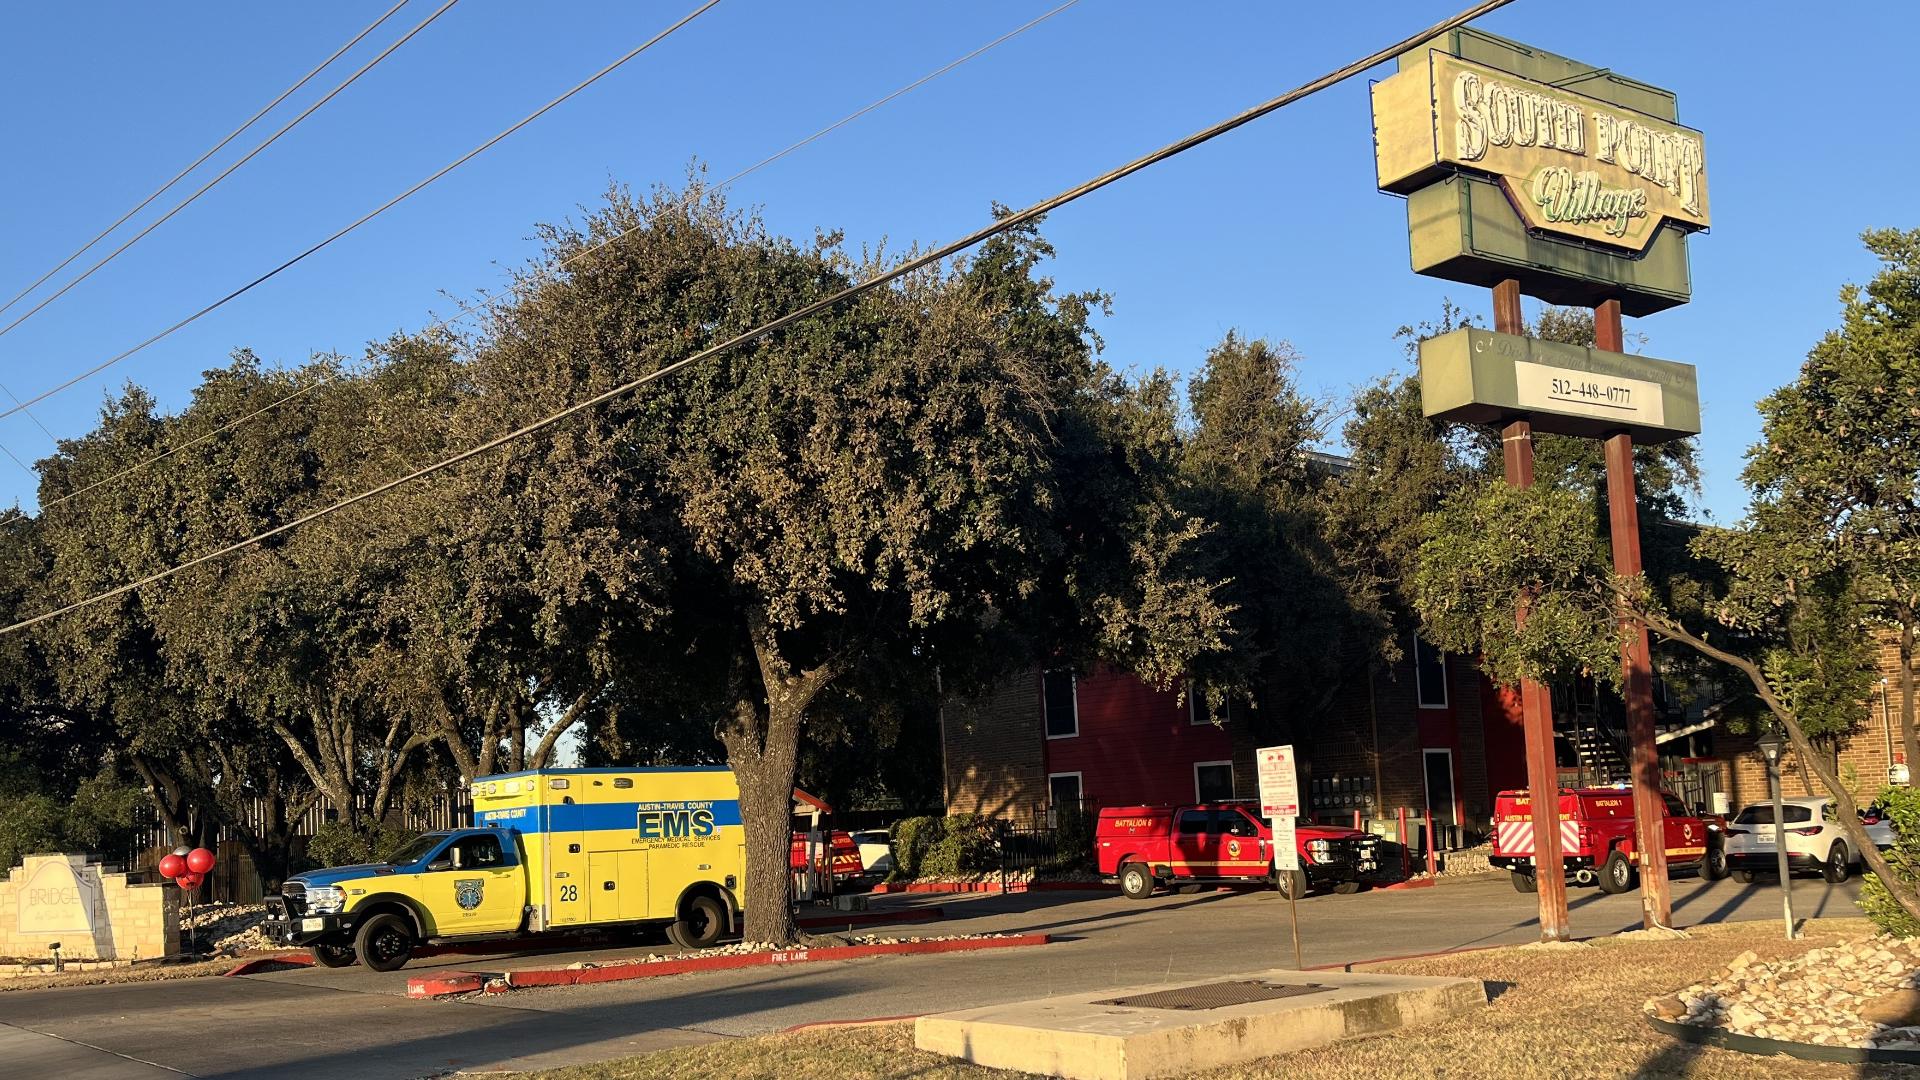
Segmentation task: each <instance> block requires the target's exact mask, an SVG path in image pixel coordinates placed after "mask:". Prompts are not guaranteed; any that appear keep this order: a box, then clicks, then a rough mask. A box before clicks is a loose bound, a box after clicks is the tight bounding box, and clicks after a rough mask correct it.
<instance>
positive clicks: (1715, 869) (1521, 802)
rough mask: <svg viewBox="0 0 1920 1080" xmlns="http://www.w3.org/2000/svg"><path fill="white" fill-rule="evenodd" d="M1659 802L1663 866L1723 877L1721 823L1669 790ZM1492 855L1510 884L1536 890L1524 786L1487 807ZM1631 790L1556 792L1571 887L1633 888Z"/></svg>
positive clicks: (1530, 805) (1529, 802) (1612, 890)
mask: <svg viewBox="0 0 1920 1080" xmlns="http://www.w3.org/2000/svg"><path fill="white" fill-rule="evenodd" d="M1660 797H1661V800H1662V801H1663V802H1665V804H1666V811H1667V812H1666V815H1665V818H1664V820H1665V830H1666V843H1667V865H1668V866H1669V867H1672V868H1673V869H1675V870H1693V869H1697V870H1699V871H1700V874H1701V876H1702V877H1705V878H1707V879H1709V880H1718V879H1720V878H1723V877H1726V876H1727V862H1726V853H1725V851H1724V850H1723V845H1724V841H1725V839H1726V827H1725V826H1726V823H1725V822H1724V821H1720V820H1718V819H1714V818H1708V817H1703V816H1700V815H1697V814H1692V813H1689V812H1688V811H1687V808H1686V807H1685V806H1683V805H1681V803H1680V800H1679V799H1677V798H1675V797H1674V796H1673V795H1671V794H1668V793H1666V792H1662V793H1661V795H1660ZM1493 820H1494V826H1493V828H1494V833H1493V857H1492V858H1491V859H1489V860H1488V861H1489V862H1491V863H1492V864H1493V865H1495V866H1498V867H1504V868H1506V869H1507V870H1508V871H1509V872H1510V873H1511V874H1512V875H1513V887H1514V888H1515V889H1518V890H1519V891H1521V892H1536V891H1538V890H1539V888H1540V882H1539V879H1538V878H1536V877H1535V876H1534V873H1535V871H1534V865H1533V799H1532V797H1531V796H1530V795H1529V794H1528V793H1527V792H1525V791H1503V792H1501V793H1500V794H1499V795H1498V796H1497V797H1496V798H1495V799H1494V804H1493ZM1634 847H1635V840H1634V830H1633V792H1632V791H1631V790H1629V789H1627V788H1619V787H1604V788H1577V789H1573V790H1568V789H1565V788H1562V789H1561V791H1560V854H1561V859H1562V861H1563V862H1564V863H1565V864H1566V872H1567V873H1568V874H1569V875H1570V876H1571V877H1572V879H1573V883H1574V884H1576V885H1599V886H1600V891H1601V892H1607V893H1623V892H1626V891H1627V890H1628V889H1631V888H1633V886H1634V882H1635V880H1636V879H1637V876H1638V870H1637V868H1638V867H1639V865H1640V855H1639V852H1637V851H1635V850H1634Z"/></svg>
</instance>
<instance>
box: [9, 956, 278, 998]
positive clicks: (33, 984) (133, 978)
mask: <svg viewBox="0 0 1920 1080" xmlns="http://www.w3.org/2000/svg"><path fill="white" fill-rule="evenodd" d="M243 959H245V958H244V957H242V958H239V959H236V958H234V957H231V956H228V957H222V958H221V959H219V960H203V961H200V962H198V963H192V964H186V963H182V964H152V963H142V964H135V965H133V966H132V967H121V968H102V969H101V970H99V971H73V972H66V973H63V974H59V975H18V976H15V977H13V978H10V979H0V994H4V993H6V992H8V991H10V990H57V989H60V988H62V987H68V986H100V985H103V984H106V983H143V982H166V981H168V980H171V979H204V978H207V977H209V976H213V975H224V974H226V973H227V972H229V971H232V970H233V968H234V965H236V964H238V963H240V962H241V960H243Z"/></svg>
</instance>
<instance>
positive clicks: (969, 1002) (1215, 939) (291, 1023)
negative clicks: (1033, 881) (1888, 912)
mask: <svg viewBox="0 0 1920 1080" xmlns="http://www.w3.org/2000/svg"><path fill="white" fill-rule="evenodd" d="M1857 893H1858V890H1857V886H1856V885H1855V884H1853V883H1849V884H1847V885H1842V886H1829V885H1827V884H1826V883H1824V882H1822V881H1820V880H1818V879H1811V878H1803V879H1796V880H1795V882H1794V897H1795V901H1796V910H1797V912H1798V914H1800V915H1801V916H1803V917H1809V918H1811V917H1820V916H1825V917H1841V916H1848V915H1854V914H1857V909H1856V908H1855V907H1854V905H1853V899H1854V897H1855V896H1856V895H1857ZM912 902H913V903H915V904H924V903H926V902H927V901H926V900H925V899H923V898H920V897H914V898H912ZM896 903H897V901H895V900H894V899H893V898H875V906H876V907H890V906H894V905H895V904H896ZM939 903H940V904H941V905H942V906H943V907H944V909H945V911H946V915H947V918H946V919H944V920H942V921H940V922H937V923H928V924H924V925H918V926H899V927H891V928H881V929H880V930H879V931H877V932H882V933H887V934H889V935H892V936H913V935H915V934H926V935H933V934H949V933H987V932H998V933H1010V932H1016V931H1020V932H1028V933H1047V934H1053V935H1056V936H1057V937H1058V938H1059V939H1060V940H1059V941H1058V943H1056V944H1051V945H1045V946H1039V947H1036V948H1025V949H1006V950H994V951H988V952H978V953H959V954H951V955H943V956H924V957H894V958H880V959H873V960H861V961H853V962H849V963H828V964H811V965H795V966H790V967H781V968H753V969H744V970H736V971H721V972H712V973H707V974H699V975H677V976H667V977H663V978H658V979H648V980H641V981H636V982H625V983H606V984H600V985H594V986H582V987H569V988H564V989H554V990H533V991H519V992H515V993H512V994H507V995H503V996H500V997H497V998H481V999H475V1000H467V1001H453V1002H427V1001H410V1000H407V999H406V998H404V997H402V996H401V994H402V993H403V992H404V987H405V984H406V979H407V977H408V975H409V974H419V973H420V972H422V971H430V970H434V969H439V968H449V969H457V968H463V967H464V968H469V969H479V970H498V969H500V968H502V967H506V966H518V965H532V966H559V965H563V964H566V963H571V962H576V961H587V962H593V961H603V960H606V959H608V958H609V957H617V956H627V955H632V954H633V953H634V952H635V951H636V950H605V949H600V950H583V951H576V952H551V951H547V952H541V953H537V954H507V955H502V956H496V957H485V956H471V955H467V956H442V957H434V958H430V959H426V960H420V961H415V962H414V963H413V964H411V965H409V966H408V967H407V968H406V969H404V970H402V971H399V972H394V973H390V974H386V975H382V974H379V973H375V972H368V971H363V970H361V969H359V968H346V969H339V970H333V971H328V970H324V969H303V970H299V971H288V972H277V973H271V974H265V975H260V976H254V977H249V978H242V979H195V980H183V981H178V982H166V983H145V984H130V985H120V986H100V987H79V988H74V989H67V990H45V991H16V992H12V993H0V1022H4V1023H5V1024H10V1025H13V1026H14V1027H15V1028H18V1029H25V1030H30V1031H34V1032H44V1033H47V1035H50V1036H60V1037H64V1038H67V1039H77V1040H80V1041H83V1042H85V1043H87V1044H90V1045H91V1046H93V1047H98V1048H100V1051H104V1052H107V1053H110V1054H119V1055H125V1056H126V1057H128V1058H138V1059H142V1060H145V1061H149V1062H155V1063H158V1064H159V1065H162V1066H165V1067H167V1068H169V1069H175V1070H179V1071H181V1072H184V1073H187V1074H188V1075H191V1076H199V1077H222V1078H226V1077H232V1078H243V1077H254V1076H266V1075H268V1074H272V1075H273V1076H275V1077H276V1078H277V1080H300V1078H304V1077H320V1076H327V1077H338V1076H340V1075H348V1076H353V1077H365V1078H369V1080H382V1078H392V1080H410V1078H413V1077H420V1076H427V1075H432V1074H436V1073H443V1072H446V1071H449V1070H452V1069H483V1068H509V1067H511V1068H530V1067H537V1066H548V1065H556V1064H563V1063H568V1062H577V1061H590V1060H598V1059H604V1058H608V1057H617V1056H623V1055H628V1054H634V1053H640V1052H643V1051H646V1050H651V1049H660V1048H664V1047H667V1046H673V1045H680V1044H684V1043H688V1042H698V1041H709V1040H713V1039H720V1038H727V1037H733V1036H746V1035H757V1034H762V1033H765V1032H769V1031H777V1030H780V1029H782V1028H786V1027H790V1026H792V1025H795V1024H802V1023H812V1022H817V1021H822V1020H848V1019H862V1018H872V1017H882V1016H901V1015H909V1014H915V1013H923V1012H934V1011H943V1010H947V1009H954V1008H962V1007H967V1006H973V1005H987V1004H994V1003H997V1002H1006V1001H1016V1000H1020V999H1024V998H1030V997H1038V996H1042V995H1046V994H1056V993H1071V992H1075V991H1081V990H1093V989H1099V988H1104V987H1109V986H1116V985H1123V984H1127V983H1137V982H1152V981H1160V980H1163V979H1179V978H1208V977H1215V976H1219V975H1223V974H1229V973H1233V972H1240V971H1251V970H1257V969H1261V968H1270V967H1276V966H1289V965H1291V963H1292V959H1293V958H1292V955H1291V946H1290V944H1289V941H1288V931H1287V902H1286V901H1285V900H1283V899H1281V898H1280V897H1279V896H1278V895H1277V894H1275V893H1272V892H1264V891H1262V892H1195V893H1190V894H1179V893H1173V894H1164V895H1159V896H1156V897H1154V898H1153V899H1151V900H1147V901H1130V900H1126V899H1123V898H1121V897H1120V896H1119V895H1117V894H1116V893H1114V892H1112V891H1111V890H1108V891H1105V892H1100V893H1028V894H1017V895H1010V896H995V895H985V896H965V897H943V898H940V899H939ZM1673 903H1674V912H1675V921H1676V922H1677V923H1679V924H1680V925H1683V926H1684V925H1688V924H1693V923H1701V922H1718V921H1725V920H1733V919H1771V918H1778V917H1779V910H1780V908H1779V891H1778V888H1777V886H1776V885H1775V884H1774V883H1773V882H1771V881H1770V880H1766V879H1762V880H1761V881H1757V882H1755V883H1753V884H1751V885H1740V884H1737V883H1735V882H1733V881H1731V880H1728V881H1720V882H1711V883H1709V882H1703V881H1699V880H1697V879H1691V878H1681V879H1677V880H1675V881H1674V882H1673ZM1570 909H1571V914H1572V919H1573V929H1574V932H1575V934H1577V935H1580V936H1592V935H1599V934H1608V933H1614V932H1617V931H1620V930H1628V929H1636V928H1638V927H1639V925H1640V901H1639V894H1638V893H1637V892H1629V893H1625V894H1622V895H1619V896H1607V895H1604V894H1602V893H1600V892H1598V891H1597V890H1594V889H1575V890H1573V891H1572V899H1571V904H1570ZM1534 911H1535V897H1534V896H1532V895H1526V894H1521V893H1516V892H1515V891H1514V890H1513V889H1512V887H1511V886H1510V885H1509V884H1508V882H1507V880H1506V879H1505V878H1504V877H1503V876H1491V875H1490V876H1487V877H1484V878H1473V879H1466V880H1462V881H1457V882H1450V883H1448V884H1445V885H1441V886H1439V887H1436V888H1431V889H1417V890H1407V891H1381V892H1370V893H1362V894H1359V895H1355V896H1311V897H1308V898H1306V899H1304V900H1302V901H1300V904H1299V914H1300V938H1301V947H1302V951H1303V953H1304V960H1305V962H1306V964H1307V965H1309V966H1313V965H1318V964H1334V963H1346V962H1353V961H1361V960H1368V959H1376V958H1381V957H1388V956H1398V955H1407V954H1412V953H1423V952H1433V951H1438V950H1444V949H1460V948H1473V947H1479V946H1485V945H1496V944H1508V943H1521V942H1526V941H1531V940H1534V939H1535V938H1536V937H1537V936H1538V932H1537V930H1536V929H1535V924H1534V918H1533V916H1534ZM0 1031H5V1029H0ZM9 1037H10V1038H11V1039H14V1040H16V1041H17V1040H19V1039H21V1038H24V1039H26V1040H27V1041H28V1042H30V1043H31V1042H33V1040H35V1039H41V1040H42V1041H41V1042H38V1043H33V1045H35V1046H40V1047H42V1051H41V1052H43V1053H55V1052H66V1053H73V1054H79V1053H80V1052H81V1050H82V1049H83V1048H74V1047H73V1046H72V1044H65V1043H62V1044H54V1041H53V1040H52V1039H51V1038H43V1037H42V1036H31V1035H24V1034H22V1035H13V1034H12V1033H9ZM50 1045H57V1046H59V1047H67V1048H68V1049H67V1050H65V1051H59V1050H49V1049H47V1047H48V1046H50ZM100 1051H89V1052H88V1053H89V1054H91V1055H92V1057H89V1058H88V1059H87V1060H89V1061H95V1062H96V1063H97V1062H98V1060H99V1053H100ZM22 1052H23V1053H25V1052H26V1051H25V1050H24V1049H23V1051H22ZM0 1060H11V1057H10V1056H9V1057H7V1058H0ZM116 1060H119V1061H120V1062H121V1063H122V1064H127V1063H126V1062H125V1060H124V1059H116ZM85 1063H86V1062H85V1061H82V1060H80V1059H78V1058H76V1059H75V1060H74V1062H73V1063H72V1064H73V1065H75V1066H76V1067H77V1066H79V1065H81V1064H85ZM43 1075H68V1072H67V1070H65V1069H54V1070H53V1071H51V1072H48V1073H44V1074H43ZM75 1075H79V1074H78V1073H75ZM99 1075H100V1076H101V1077H102V1078H103V1080H120V1077H121V1076H122V1075H123V1074H120V1073H111V1072H103V1073H100V1074H99ZM124 1075H125V1076H126V1077H128V1078H133V1080H144V1077H145V1075H146V1074H141V1073H125V1074H124Z"/></svg>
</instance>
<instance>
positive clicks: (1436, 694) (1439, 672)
mask: <svg viewBox="0 0 1920 1080" xmlns="http://www.w3.org/2000/svg"><path fill="white" fill-rule="evenodd" d="M1413 677H1414V683H1415V689H1416V691H1417V692H1418V695H1419V701H1420V707H1421V708H1423V709H1444V708H1446V707H1447V656H1446V654H1445V653H1443V652H1441V651H1440V650H1439V649H1436V648H1434V647H1433V646H1431V645H1429V644H1427V643H1426V642H1425V641H1424V640H1422V639H1421V638H1420V636H1419V635H1418V634H1415V635H1414V638H1413Z"/></svg>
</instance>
